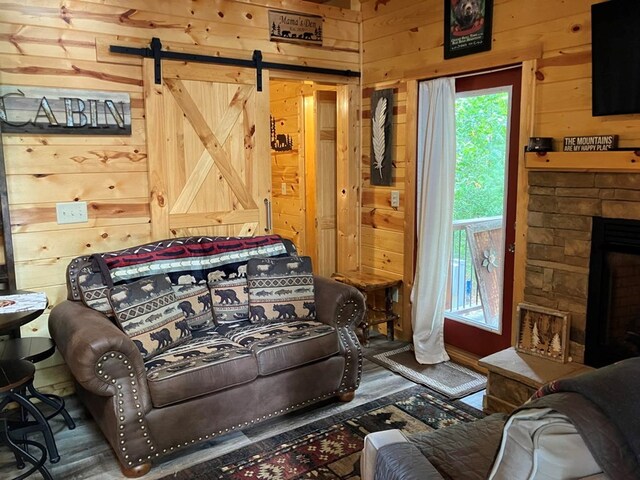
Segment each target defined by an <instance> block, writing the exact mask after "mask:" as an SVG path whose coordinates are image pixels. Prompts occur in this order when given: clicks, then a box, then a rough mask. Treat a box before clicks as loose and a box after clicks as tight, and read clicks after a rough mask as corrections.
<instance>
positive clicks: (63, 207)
mask: <svg viewBox="0 0 640 480" xmlns="http://www.w3.org/2000/svg"><path fill="white" fill-rule="evenodd" d="M56 219H57V221H58V224H63V223H84V222H87V221H89V217H88V214H87V202H62V203H56Z"/></svg>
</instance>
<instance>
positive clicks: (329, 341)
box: [226, 320, 338, 375]
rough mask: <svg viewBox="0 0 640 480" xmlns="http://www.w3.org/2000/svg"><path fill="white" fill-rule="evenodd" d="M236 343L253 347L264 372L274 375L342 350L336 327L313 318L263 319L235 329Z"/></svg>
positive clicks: (229, 333) (231, 336)
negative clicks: (286, 320) (339, 346)
mask: <svg viewBox="0 0 640 480" xmlns="http://www.w3.org/2000/svg"><path fill="white" fill-rule="evenodd" d="M226 336H227V338H229V339H230V340H232V341H233V342H234V343H238V344H240V345H242V346H243V347H246V348H249V349H251V351H252V352H253V353H254V354H255V356H256V359H257V361H258V372H259V373H260V375H270V374H272V373H276V372H280V371H282V370H287V369H290V368H294V367H298V366H300V365H304V364H306V363H310V362H314V361H316V360H321V359H323V358H326V357H330V356H332V355H335V354H336V353H338V334H337V332H336V329H335V328H333V327H332V326H330V325H325V324H324V323H320V322H315V321H313V320H294V321H291V322H263V323H261V324H254V325H250V326H248V327H241V328H236V329H234V330H231V331H230V332H228V333H227V334H226Z"/></svg>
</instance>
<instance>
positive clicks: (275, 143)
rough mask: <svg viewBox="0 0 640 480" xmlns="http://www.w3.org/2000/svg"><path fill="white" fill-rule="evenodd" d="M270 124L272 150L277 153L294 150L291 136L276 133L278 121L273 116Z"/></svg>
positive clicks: (270, 118) (270, 117)
mask: <svg viewBox="0 0 640 480" xmlns="http://www.w3.org/2000/svg"><path fill="white" fill-rule="evenodd" d="M269 122H270V123H271V150H275V151H276V152H289V151H291V150H293V140H292V139H291V135H288V134H286V135H285V134H284V133H276V121H275V119H274V118H273V117H272V116H271V115H269Z"/></svg>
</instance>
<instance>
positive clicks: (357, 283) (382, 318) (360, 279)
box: [331, 272, 402, 345]
mask: <svg viewBox="0 0 640 480" xmlns="http://www.w3.org/2000/svg"><path fill="white" fill-rule="evenodd" d="M331 278H333V279H334V280H336V281H338V282H341V283H345V284H347V285H351V286H353V287H355V288H357V289H358V290H360V292H362V294H363V295H364V300H365V304H366V301H367V295H368V294H369V293H372V292H376V291H379V290H384V308H375V307H373V306H371V305H367V308H366V311H365V315H364V318H363V319H362V323H361V324H360V328H362V338H363V343H364V345H368V344H369V328H370V327H371V326H372V325H378V324H380V323H386V324H387V338H388V339H389V340H393V322H395V321H396V320H397V319H398V318H400V317H399V315H398V314H397V313H395V312H394V311H393V289H394V288H397V287H399V286H400V284H401V283H402V280H399V279H397V278H388V277H382V276H380V275H374V274H371V273H361V272H348V273H334V274H333V275H331Z"/></svg>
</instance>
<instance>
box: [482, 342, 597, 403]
mask: <svg viewBox="0 0 640 480" xmlns="http://www.w3.org/2000/svg"><path fill="white" fill-rule="evenodd" d="M478 365H480V366H481V367H485V368H486V369H487V370H489V375H488V378H487V390H486V393H485V395H484V399H483V410H484V411H485V412H487V413H495V412H504V413H511V412H512V411H513V410H515V409H516V408H518V407H519V406H520V405H522V404H523V403H524V402H526V401H527V400H528V399H529V398H530V397H531V395H533V394H534V393H535V391H536V390H538V388H540V387H542V386H543V385H545V384H547V383H549V382H551V381H553V380H558V379H560V378H566V377H573V376H574V375H578V374H580V373H584V372H588V371H589V370H593V368H592V367H589V366H587V365H582V364H580V363H559V362H555V361H553V360H548V359H546V358H541V357H536V356H533V355H527V354H526V353H520V352H517V351H516V350H515V349H514V348H513V347H511V348H507V349H506V350H502V351H500V352H497V353H494V354H492V355H489V356H488V357H484V358H482V359H480V360H479V361H478Z"/></svg>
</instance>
